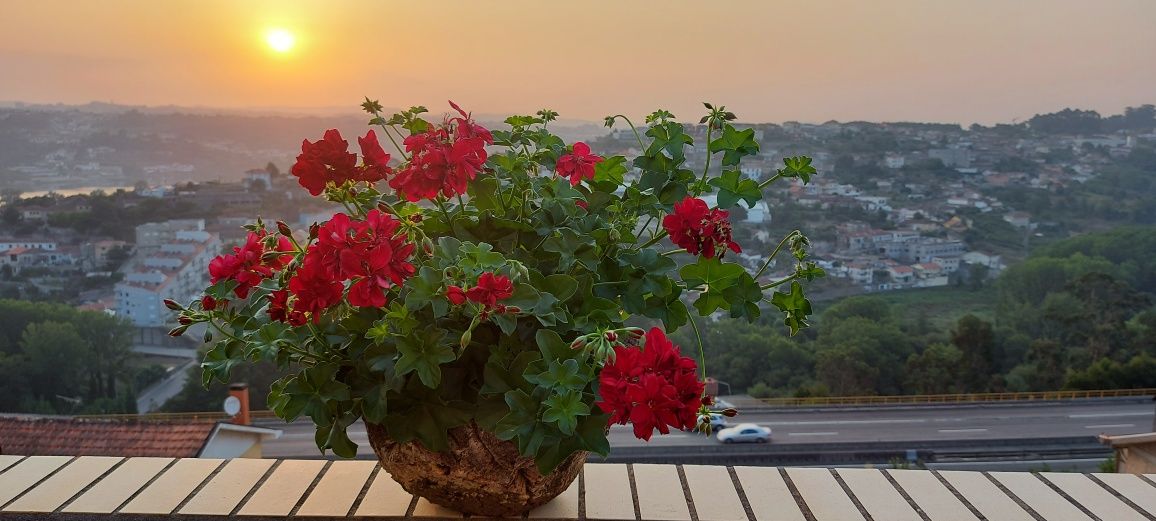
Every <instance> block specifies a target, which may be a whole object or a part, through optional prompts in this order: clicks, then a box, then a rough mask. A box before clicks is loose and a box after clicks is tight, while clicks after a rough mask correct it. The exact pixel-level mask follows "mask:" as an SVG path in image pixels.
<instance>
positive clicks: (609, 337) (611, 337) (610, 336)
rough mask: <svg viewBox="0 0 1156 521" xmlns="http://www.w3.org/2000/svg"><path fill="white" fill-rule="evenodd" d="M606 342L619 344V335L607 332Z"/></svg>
mask: <svg viewBox="0 0 1156 521" xmlns="http://www.w3.org/2000/svg"><path fill="white" fill-rule="evenodd" d="M606 341H607V342H617V341H618V333H615V332H614V331H607V332H606Z"/></svg>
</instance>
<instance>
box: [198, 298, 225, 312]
mask: <svg viewBox="0 0 1156 521" xmlns="http://www.w3.org/2000/svg"><path fill="white" fill-rule="evenodd" d="M225 302H228V301H227V300H225V301H217V299H215V298H213V297H211V296H209V295H205V296H204V297H201V309H203V310H205V311H212V310H214V309H217V305H218V304H221V305H224V303H225Z"/></svg>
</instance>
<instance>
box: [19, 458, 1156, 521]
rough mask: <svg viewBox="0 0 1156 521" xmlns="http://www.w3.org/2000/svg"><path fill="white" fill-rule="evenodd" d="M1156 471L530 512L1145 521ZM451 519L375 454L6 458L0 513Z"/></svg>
mask: <svg viewBox="0 0 1156 521" xmlns="http://www.w3.org/2000/svg"><path fill="white" fill-rule="evenodd" d="M1154 478H1156V476H1138V475H1127V474H1069V473H1026V472H1024V473H1015V472H991V473H980V472H961V471H942V472H933V471H923V470H877V469H866V468H863V469H825V468H775V467H742V466H738V467H723V466H698V465H677V466H676V465H646V464H634V465H623V464H588V465H586V467H585V469H584V471H583V474H582V475H581V476H580V478H579V480H577V481H575V483H574V485H573V486H571V487H570V489H568V490H567V491H566V492H564V493H563V494H562V495H561V496H559V497H558V498H557V499H555V500H554V501H552V502H550V503H548V504H546V505H545V506H543V507H541V508H538V509H536V510H534V511H532V512H529V513H528V514H527V515H526V519H544V520H545V519H591V520H594V519H606V520H682V521H743V520H750V521H760V520H791V521H808V520H813V521H843V520H846V521H868V520H878V521H883V520H887V521H891V520H895V521H905V520H910V521H920V520H926V521H967V520H975V521H978V520H980V519H991V520H1012V521H1016V520H1022V521H1039V520H1045V521H1051V520H1057V521H1059V520H1065V521H1068V520H1071V521H1089V520H1097V519H1098V520H1103V521H1117V520H1119V521H1130V520H1136V521H1143V520H1150V519H1153V518H1154V517H1156V482H1154V481H1153V479H1154ZM174 517H179V518H193V517H200V518H209V517H213V518H226V517H227V518H232V519H252V520H258V519H285V518H290V517H292V518H313V519H317V518H328V519H336V518H347V517H348V518H375V519H454V518H461V515H460V514H458V513H457V512H452V511H449V510H447V509H445V508H442V507H439V506H437V505H433V504H431V503H429V502H428V501H426V500H424V499H420V498H416V497H414V496H412V495H410V494H408V493H406V492H405V491H404V490H402V489H401V487H400V486H399V485H398V484H397V483H395V482H394V481H393V480H392V479H390V477H389V475H388V474H386V473H385V472H384V471H382V470H381V469H380V467H378V466H377V464H376V463H375V462H373V461H364V460H361V461H332V462H330V461H324V460H260V459H257V460H254V459H234V460H217V459H172V458H118V457H91V456H85V457H77V458H71V457H66V456H35V457H27V458H25V457H21V456H12V455H0V520H3V519H13V520H15V519H20V520H23V519H73V520H79V519H94V520H100V519H109V520H111V519H138V520H146V519H169V518H174Z"/></svg>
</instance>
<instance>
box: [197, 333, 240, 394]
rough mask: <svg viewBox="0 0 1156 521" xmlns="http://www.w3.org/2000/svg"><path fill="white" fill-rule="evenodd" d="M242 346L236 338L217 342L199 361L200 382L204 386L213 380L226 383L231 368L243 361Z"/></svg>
mask: <svg viewBox="0 0 1156 521" xmlns="http://www.w3.org/2000/svg"><path fill="white" fill-rule="evenodd" d="M244 348H245V346H244V344H242V343H241V342H237V341H236V340H229V341H221V342H217V344H216V345H214V346H213V347H212V348H211V349H209V351H208V352H206V353H205V359H204V360H203V361H202V362H201V383H202V384H203V385H204V386H205V387H208V386H209V384H210V383H212V381H213V380H217V381H218V382H222V383H228V382H229V373H231V372H232V371H233V368H234V367H236V366H237V365H238V364H242V363H245V357H244V354H245V353H244Z"/></svg>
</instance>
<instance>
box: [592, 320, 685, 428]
mask: <svg viewBox="0 0 1156 521" xmlns="http://www.w3.org/2000/svg"><path fill="white" fill-rule="evenodd" d="M614 354H615V357H614V361H613V362H610V363H608V364H606V366H605V367H604V368H603V369H602V373H601V374H600V375H599V394H600V395H601V398H602V399H601V401H600V402H598V408H600V409H602V410H603V411H605V412H608V413H610V423H612V424H613V423H617V424H619V425H625V424H626V422H627V421H629V422H630V423H631V424H633V425H634V435H635V436H637V437H638V438H639V439H643V440H647V441H649V440H650V436H651V434H653V431H654V429H658V432H661V433H662V434H668V433H669V432H670V429H669V427H674V428H675V429H692V428H694V427H695V426H696V425H697V423H698V410H699V406H700V404H701V403H702V391H703V383H702V382H700V381H699V380H698V376H697V370H698V366H697V364H695V362H694V360H693V359H691V358H688V357H685V356H682V355H680V354H679V353H678V346H676V345H674V344H673V343H671V341H670V340H669V339H668V338H666V334H664V333H663V332H662V330H661V329H658V328H652V329H651V330H650V331H648V332H647V333H646V338H645V341H644V343H643V346H642V349H638V348H634V347H626V346H617V347H615V348H614Z"/></svg>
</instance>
